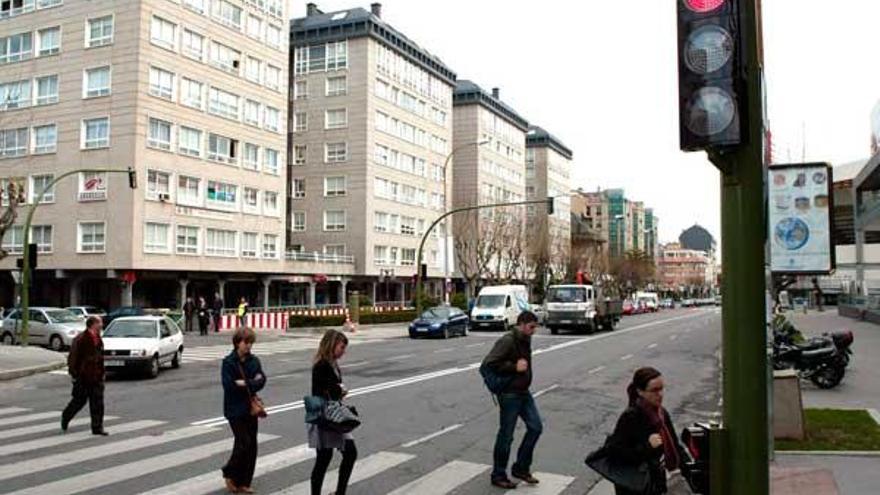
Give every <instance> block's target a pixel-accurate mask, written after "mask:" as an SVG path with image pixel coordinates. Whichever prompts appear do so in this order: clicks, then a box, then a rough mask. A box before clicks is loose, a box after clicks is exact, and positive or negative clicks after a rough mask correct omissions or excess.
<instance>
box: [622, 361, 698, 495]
mask: <svg viewBox="0 0 880 495" xmlns="http://www.w3.org/2000/svg"><path fill="white" fill-rule="evenodd" d="M663 387H664V384H663V376H662V375H661V374H660V372H659V371H657V370H656V369H654V368H649V367H645V368H639V369H638V370H636V372H635V373H634V374H633V379H632V382H631V383H630V384H629V386H628V387H627V389H626V392H627V395H628V396H629V406H628V407H627V408H626V410H625V411H624V412H623V414H621V415H620V418H619V419H618V420H617V426H616V427H615V428H614V433H612V434H611V436H610V437H608V441H607V442H606V444H605V448H606V449H607V450H608V455H609V456H610V457H611V458H612V459H614V460H615V461H617V462H620V463H624V464H629V465H634V466H646V467H647V471H648V475H649V476H648V483H647V486H646V487H645V489H644V491H641V490H640V491H638V492H636V491H633V490H632V489H631V488H627V487H624V486H621V484H618V483H615V485H614V490H615V493H616V494H617V495H635V494H638V495H655V494H660V493H666V491H667V490H666V472H672V471H675V470H677V469H680V468H681V467H682V466H683V465H684V463H685V461H686V460H687V459H688V454H687V453H686V451H685V449H684V448H683V447H682V446H681V443H679V441H678V435H677V434H676V432H675V427H674V426H673V425H672V419H671V418H670V416H669V413H668V412H667V411H666V409H664V408H663Z"/></svg>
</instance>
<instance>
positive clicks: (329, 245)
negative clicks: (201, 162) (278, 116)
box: [288, 3, 456, 302]
mask: <svg viewBox="0 0 880 495" xmlns="http://www.w3.org/2000/svg"><path fill="white" fill-rule="evenodd" d="M291 39H292V63H291V76H290V78H291V85H292V86H293V91H292V93H291V112H290V115H291V118H290V123H289V125H290V138H291V142H292V152H291V156H290V160H289V176H290V181H291V187H290V190H289V194H290V196H289V198H288V211H289V218H290V225H289V226H288V230H289V232H288V244H289V247H290V249H291V250H292V251H294V252H320V253H325V254H328V255H334V256H351V257H353V259H354V260H355V266H356V271H355V277H353V279H352V282H351V283H350V284H349V285H348V287H349V289H357V290H359V291H361V293H365V294H367V295H368V296H371V297H372V298H373V300H374V301H380V302H386V301H403V300H408V299H409V298H410V297H411V295H412V279H413V275H414V274H415V273H416V263H417V262H416V258H417V250H418V247H419V242H420V240H421V237H422V235H423V234H424V233H425V232H426V229H427V228H428V227H429V226H430V225H431V223H432V222H433V221H434V220H435V219H436V218H438V217H439V216H440V215H442V213H443V211H444V210H445V209H446V208H447V207H448V206H449V204H447V198H449V196H450V194H451V191H452V185H453V174H452V170H448V169H447V167H446V165H447V163H446V161H447V157H448V156H449V154H450V152H451V145H452V139H453V135H452V99H453V96H452V93H453V88H454V86H455V80H456V75H455V73H453V72H452V71H451V70H450V69H449V68H448V67H447V66H446V65H444V64H443V62H442V61H440V60H439V59H437V58H436V57H434V56H433V55H431V54H430V52H428V51H427V50H425V49H424V48H423V47H420V46H419V45H417V44H416V43H415V42H413V41H412V40H410V39H409V38H407V37H406V36H404V35H403V34H402V33H401V32H400V31H398V30H396V29H394V28H393V27H391V26H390V25H388V24H387V23H385V21H383V19H382V12H381V5H380V4H378V3H374V4H372V5H371V6H370V10H366V9H363V8H354V9H349V10H343V11H338V12H327V13H325V12H322V11H321V10H320V9H319V8H318V6H317V5H315V4H308V6H307V15H306V17H304V18H300V19H294V20H293V21H292V24H291ZM435 232H436V233H437V235H433V236H431V237H430V238H429V239H428V241H427V242H426V245H425V250H424V255H423V256H424V260H423V263H425V264H427V270H428V277H429V284H428V287H429V289H430V290H431V291H432V292H433V293H435V294H439V293H440V291H441V290H442V287H443V283H442V280H443V276H444V273H445V270H444V268H447V269H448V270H449V272H450V273H451V272H452V270H454V265H452V263H450V264H449V266H447V265H446V264H445V263H444V249H443V236H442V235H439V234H440V233H441V232H442V231H441V230H438V229H435ZM448 242H449V243H450V244H451V242H452V240H451V239H449V240H448ZM450 261H451V260H450Z"/></svg>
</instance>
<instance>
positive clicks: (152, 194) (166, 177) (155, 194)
mask: <svg viewBox="0 0 880 495" xmlns="http://www.w3.org/2000/svg"><path fill="white" fill-rule="evenodd" d="M170 194H171V174H169V173H168V172H159V171H157V170H147V199H152V200H157V199H159V195H164V196H168V195H170Z"/></svg>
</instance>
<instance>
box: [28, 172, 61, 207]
mask: <svg viewBox="0 0 880 495" xmlns="http://www.w3.org/2000/svg"><path fill="white" fill-rule="evenodd" d="M53 180H55V176H54V175H32V176H31V184H30V187H29V188H28V191H29V192H30V197H29V198H28V203H33V202H35V201H36V200H37V198H38V197H39V196H40V193H42V192H43V190H44V189H45V190H46V193H45V194H43V199H42V200H41V201H40V203H54V202H55V188H54V187H53V188H52V189H46V188H48V187H49V185H50V184H52V181H53Z"/></svg>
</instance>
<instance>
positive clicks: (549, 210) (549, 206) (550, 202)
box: [547, 198, 554, 215]
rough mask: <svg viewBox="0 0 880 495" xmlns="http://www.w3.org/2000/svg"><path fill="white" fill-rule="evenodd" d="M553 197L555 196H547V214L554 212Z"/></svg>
mask: <svg viewBox="0 0 880 495" xmlns="http://www.w3.org/2000/svg"><path fill="white" fill-rule="evenodd" d="M553 199H554V198H547V214H548V215H552V214H553Z"/></svg>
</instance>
